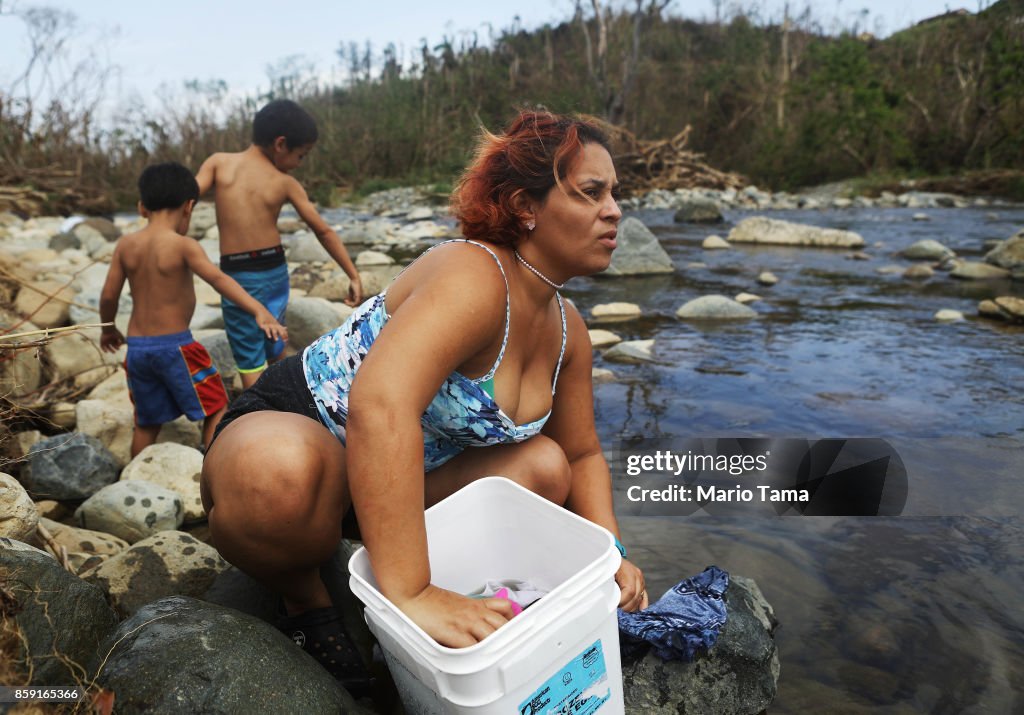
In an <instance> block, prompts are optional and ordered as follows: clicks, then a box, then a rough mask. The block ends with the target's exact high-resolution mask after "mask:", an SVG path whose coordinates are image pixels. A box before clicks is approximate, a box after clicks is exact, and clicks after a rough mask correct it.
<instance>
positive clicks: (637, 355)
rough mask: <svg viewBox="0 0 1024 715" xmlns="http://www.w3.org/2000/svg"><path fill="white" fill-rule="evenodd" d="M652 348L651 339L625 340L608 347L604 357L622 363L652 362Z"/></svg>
mask: <svg viewBox="0 0 1024 715" xmlns="http://www.w3.org/2000/svg"><path fill="white" fill-rule="evenodd" d="M653 350H654V341H653V340H627V341H625V342H621V343H618V344H616V345H613V346H612V347H610V348H609V349H608V350H607V351H606V352H605V353H604V359H605V360H609V361H611V362H624V363H643V362H653V361H654V354H653Z"/></svg>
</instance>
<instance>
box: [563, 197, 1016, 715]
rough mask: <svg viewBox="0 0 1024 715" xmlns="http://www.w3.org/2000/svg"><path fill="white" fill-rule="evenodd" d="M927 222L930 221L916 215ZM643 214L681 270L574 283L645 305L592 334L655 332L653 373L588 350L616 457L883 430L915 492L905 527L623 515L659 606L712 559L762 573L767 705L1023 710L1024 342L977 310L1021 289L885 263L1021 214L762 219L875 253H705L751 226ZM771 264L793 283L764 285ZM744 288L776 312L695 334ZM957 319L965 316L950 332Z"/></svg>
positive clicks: (759, 249) (1012, 210) (999, 227)
mask: <svg viewBox="0 0 1024 715" xmlns="http://www.w3.org/2000/svg"><path fill="white" fill-rule="evenodd" d="M922 212H923V213H926V214H928V215H929V217H930V219H931V220H929V221H915V220H913V218H912V217H913V215H914V214H915V213H922ZM634 215H636V216H637V217H638V218H640V219H641V220H643V221H644V223H646V224H647V225H648V226H649V227H650V228H651V229H652V230H653V231H654V232H655V233H656V234H657V235H658V237H659V239H660V240H661V242H662V244H663V245H664V246H665V248H666V250H667V251H668V252H669V254H670V256H671V257H672V260H673V262H674V264H675V266H676V268H677V271H676V273H675V274H674V275H669V276H657V277H646V278H616V279H601V278H595V279H575V280H573V281H572V283H571V284H570V286H569V288H568V289H567V290H566V295H567V296H569V297H571V298H572V299H573V300H574V301H575V302H576V304H577V305H578V307H579V308H580V309H581V312H582V313H583V314H584V315H585V316H586V315H588V314H589V309H590V308H591V307H592V306H593V305H595V304H596V303H606V302H612V301H629V302H634V303H638V304H639V305H640V306H641V307H642V309H643V311H644V317H643V318H642V319H640V320H636V321H631V322H626V323H618V324H614V325H608V326H604V325H602V326H600V327H607V328H609V329H612V330H614V331H615V332H617V333H618V334H619V335H620V336H621V337H623V338H624V339H627V340H631V339H651V338H653V339H654V340H655V348H654V355H655V357H656V359H657V362H655V363H649V364H642V365H625V364H620V363H609V362H606V361H605V360H604V359H603V358H602V357H600V356H597V357H595V366H598V367H606V368H610V369H612V370H613V371H614V372H615V374H616V378H617V379H616V381H615V382H612V383H608V384H601V385H598V386H596V388H595V400H596V411H597V422H598V430H599V432H600V435H601V438H602V441H603V442H604V443H605V444H606V445H608V444H613V443H615V442H617V441H620V440H624V439H626V440H628V439H635V438H637V437H664V438H721V437H775V438H778V437H789V438H792V437H798V438H804V439H814V438H822V437H836V438H850V437H877V438H883V439H885V440H887V441H888V442H889V443H890V444H891V445H892V446H893V448H894V449H895V450H896V451H897V452H898V453H899V455H900V457H901V459H902V461H903V463H904V465H905V467H906V470H907V480H908V494H907V503H906V507H905V508H904V510H903V512H902V515H900V516H888V517H805V516H782V517H778V516H772V515H765V514H764V513H763V512H757V513H755V512H753V511H752V512H751V514H749V515H736V516H730V517H721V516H710V515H708V514H706V513H698V514H695V515H692V516H678V517H646V518H645V517H623V518H622V519H621V521H622V524H621V525H622V531H623V541H624V542H625V543H626V544H627V546H628V548H629V550H630V555H631V557H632V558H633V560H634V561H635V562H636V563H638V564H639V565H640V566H641V567H642V568H643V569H644V570H645V573H646V576H647V580H648V584H649V590H650V592H651V593H652V594H654V595H655V597H656V596H657V595H658V594H660V593H662V592H664V590H665V589H667V588H668V587H670V586H671V585H672V584H674V583H675V582H676V581H678V580H679V579H680V578H682V577H684V576H687V575H691V574H694V573H696V572H698V571H700V570H702V569H703V568H704V567H705V566H706V565H708V564H712V563H714V564H717V565H718V566H720V567H722V568H725V569H726V570H728V571H730V572H733V573H736V574H740V575H744V576H749V577H753V578H754V579H755V580H756V581H757V583H758V584H759V585H760V587H761V589H762V591H763V592H764V595H765V597H766V598H767V600H768V601H769V602H770V603H771V604H772V606H773V607H774V609H775V614H776V617H777V618H778V620H779V621H780V624H781V625H780V627H779V628H778V630H777V631H776V643H777V645H778V647H779V654H780V659H781V665H782V669H781V675H780V678H779V692H778V697H777V699H776V701H775V703H774V704H773V705H772V707H771V708H770V710H769V712H771V713H806V712H830V713H869V712H870V713H911V712H934V713H961V712H972V713H973V712H978V713H981V712H992V713H1009V712H1024V696H1022V695H1021V693H1024V605H1022V603H1024V599H1022V597H1021V593H1022V592H1024V530H1022V527H1024V521H1022V517H1021V514H1022V513H1024V484H1022V483H1021V479H1022V478H1024V450H1022V447H1024V400H1022V399H1021V388H1022V386H1024V328H1021V327H1012V326H1007V325H1004V324H1000V323H998V322H993V321H989V320H984V319H980V318H978V317H977V304H978V302H979V301H980V300H982V299H984V298H990V297H995V296H999V295H1018V296H1022V295H1024V284H1022V283H1011V282H1009V281H976V282H963V281H957V280H955V279H952V278H950V277H949V276H948V274H946V273H943V272H936V274H935V277H933V278H931V279H929V280H927V281H923V282H922V281H909V280H906V279H903V278H902V277H901V276H900V275H899V273H895V274H886V273H880V272H878V270H877V269H878V268H880V267H883V266H891V265H899V266H902V267H906V266H908V265H910V264H911V262H910V261H907V260H905V259H902V258H900V257H899V255H898V254H899V252H900V250H902V249H903V248H905V247H907V246H909V245H910V244H911V243H913V242H915V241H917V240H920V239H923V238H934V239H937V240H939V241H941V242H942V243H944V244H945V245H947V246H949V247H950V248H952V249H954V250H955V251H956V252H957V253H958V254H959V255H960V256H963V257H966V258H968V259H970V260H981V256H982V255H983V253H984V249H983V244H984V242H985V241H986V240H989V239H1004V238H1007V237H1008V236H1010V235H1012V234H1013V233H1015V232H1016V231H1017V230H1019V229H1020V228H1021V227H1022V226H1024V208H1022V207H997V208H992V207H987V208H983V209H973V208H972V209H928V210H924V211H922V210H921V209H914V210H911V209H878V208H863V209H846V210H833V211H778V212H773V213H771V214H769V215H770V216H771V217H773V218H781V219H785V220H791V221H797V222H802V223H809V224H814V225H818V226H828V227H834V228H843V229H848V230H852V231H856V232H857V233H859V234H861V235H862V236H863V237H864V239H865V241H866V243H867V245H866V247H865V249H864V252H865V253H867V254H868V255H869V256H870V258H869V260H853V259H851V258H850V257H849V253H850V252H849V251H844V250H832V249H809V248H782V247H765V246H743V245H740V244H738V245H737V246H736V247H734V248H733V249H732V250H727V251H705V250H702V249H701V247H700V244H701V241H702V240H703V239H704V238H705V237H706V236H708V235H710V234H712V233H716V234H719V235H722V236H723V237H724V236H726V234H727V232H728V230H729V227H730V226H731V225H732V223H734V222H736V221H739V220H741V219H742V218H744V217H746V216H748V215H753V214H752V213H748V212H739V211H737V212H731V213H727V214H726V220H727V223H726V224H725V225H724V226H723V225H719V226H714V227H699V226H694V225H678V224H674V223H673V221H672V212H670V211H643V212H638V213H636V214H634ZM694 263H701V264H703V265H693V264H694ZM762 270H770V271H772V272H773V273H775V275H776V276H778V277H779V279H780V281H779V283H778V284H777V285H775V286H773V287H770V288H768V287H764V286H760V285H758V284H757V283H756V281H755V278H756V276H757V275H758V273H759V272H760V271H762ZM743 291H747V292H752V293H756V294H758V295H761V296H763V298H764V300H763V301H761V302H758V303H754V304H753V305H752V307H754V308H755V309H756V310H757V312H758V313H759V317H758V318H757V319H755V320H750V321H743V322H740V323H735V324H724V325H723V324H719V325H714V326H702V325H700V324H697V323H690V322H684V321H681V320H679V319H677V318H676V317H675V315H674V313H675V310H676V309H677V308H678V307H679V306H680V305H682V304H683V303H685V302H686V301H688V300H690V299H692V298H696V297H698V296H700V295H705V294H709V293H720V294H723V295H727V296H735V295H736V294H738V293H740V292H743ZM943 308H951V309H955V310H959V311H961V312H962V313H964V315H965V316H966V317H967V320H965V321H962V322H958V323H951V324H948V323H940V322H938V321H936V320H935V319H934V318H933V315H934V313H935V312H936V311H937V310H940V309H943ZM615 479H616V480H618V481H619V482H620V483H621V481H622V480H625V479H626V477H625V475H620V474H616V475H615ZM620 513H621V510H620Z"/></svg>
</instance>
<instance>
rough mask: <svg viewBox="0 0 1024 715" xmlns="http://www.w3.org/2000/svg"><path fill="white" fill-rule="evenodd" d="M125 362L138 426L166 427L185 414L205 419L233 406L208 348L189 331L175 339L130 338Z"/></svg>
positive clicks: (164, 337)
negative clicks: (229, 405)
mask: <svg viewBox="0 0 1024 715" xmlns="http://www.w3.org/2000/svg"><path fill="white" fill-rule="evenodd" d="M127 342H128V353H127V357H126V358H125V361H124V368H125V372H126V373H127V374H128V393H129V394H130V395H131V398H132V403H133V404H134V405H135V424H137V425H139V426H140V427H150V426H153V425H162V424H164V423H165V422H170V421H171V420H174V419H177V418H178V417H180V416H181V415H185V416H186V417H188V418H189V419H190V420H201V419H203V418H204V417H208V416H210V415H212V414H213V413H215V412H217V411H218V410H220V408H222V407H224V406H225V405H226V404H227V403H228V395H227V392H225V391H224V383H223V382H222V381H221V379H220V373H218V372H217V368H215V367H214V366H213V361H212V360H211V359H210V354H209V353H208V352H206V348H204V347H203V346H202V345H200V344H199V343H197V342H196V341H195V340H193V339H192V333H191V332H190V331H188V330H186V331H184V332H181V333H174V334H171V335H150V336H143V337H136V336H128V339H127Z"/></svg>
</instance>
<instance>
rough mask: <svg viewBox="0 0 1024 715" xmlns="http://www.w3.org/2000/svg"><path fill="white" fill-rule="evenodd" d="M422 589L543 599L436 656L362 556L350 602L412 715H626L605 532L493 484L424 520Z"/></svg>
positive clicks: (481, 484) (477, 486) (612, 552)
mask: <svg viewBox="0 0 1024 715" xmlns="http://www.w3.org/2000/svg"><path fill="white" fill-rule="evenodd" d="M426 524H427V543H428V545H429V554H430V570H431V582H432V583H433V584H434V585H435V586H439V587H441V588H445V589H448V590H451V591H455V592H457V593H470V592H472V591H473V590H475V589H477V588H479V587H480V586H481V585H483V583H484V582H485V581H488V580H504V579H523V580H528V581H530V582H531V583H533V584H534V585H536V586H537V587H539V588H540V589H543V590H547V591H548V592H549V593H548V594H547V595H546V596H544V597H543V598H542V599H540V600H539V601H537V602H536V603H534V604H533V605H531V606H530V607H529V608H528V609H526V610H525V611H524V612H523V613H522V614H520V615H518V616H516V617H515V618H513V619H512V620H511V621H509V622H508V623H507V624H505V625H504V626H502V627H501V628H499V629H498V630H497V631H496V632H495V633H493V634H491V635H490V636H488V637H487V638H485V639H484V640H483V641H481V642H480V643H477V644H476V645H473V646H470V647H468V648H446V647H444V646H441V645H438V644H437V642H436V641H434V639H432V638H431V637H430V636H428V635H427V634H426V633H424V632H423V630H422V629H421V628H420V627H419V626H417V625H416V624H414V623H413V622H412V621H411V620H409V618H408V617H406V616H405V614H403V613H402V612H401V611H399V610H398V608H396V607H395V606H394V605H393V604H392V603H391V602H390V601H388V600H387V599H386V598H384V596H383V595H382V594H381V593H380V592H379V591H378V590H377V582H376V580H375V579H374V576H373V570H372V569H371V568H370V561H369V556H368V554H367V553H366V549H359V550H358V551H356V553H355V554H353V556H352V558H351V559H350V560H349V573H350V574H351V579H350V585H351V587H352V592H353V593H354V594H355V595H356V596H357V597H359V599H360V600H361V601H362V602H363V603H365V604H366V610H365V611H364V615H365V618H366V622H367V624H368V625H369V627H370V630H371V631H373V634H374V635H375V636H376V637H377V640H378V641H379V642H380V645H381V648H382V649H383V651H384V657H385V659H386V661H387V663H388V667H389V668H390V670H391V675H392V677H393V678H394V680H395V684H396V685H397V686H398V690H399V693H400V694H401V697H402V704H403V705H404V706H405V709H406V711H407V712H408V713H409V714H410V715H421V714H427V713H429V714H430V715H435V714H436V715H440V714H442V713H473V714H474V715H478V714H481V713H488V714H489V713H502V714H509V715H511V714H512V713H516V714H518V715H541V714H542V713H544V714H545V715H546V714H547V713H563V712H565V713H574V714H578V715H590V713H593V712H597V711H600V713H601V715H613V714H617V713H623V712H624V709H625V708H624V702H623V695H622V665H621V662H620V659H619V630H618V621H617V619H616V615H615V609H616V606H617V605H618V602H619V588H618V586H617V585H616V583H615V579H614V575H615V571H616V570H617V569H618V567H619V563H620V558H621V557H620V556H619V552H618V551H617V550H616V548H615V542H614V539H613V538H612V535H611V534H610V533H609V532H608V531H607V530H606V529H603V528H601V527H600V526H597V525H595V524H593V523H591V522H589V521H587V520H585V519H582V518H580V517H579V516H576V515H575V514H572V513H571V512H568V511H566V510H565V509H562V508H561V507H558V506H555V505H554V504H552V503H551V502H549V501H547V500H546V499H543V498H542V497H539V496H537V495H536V494H533V493H532V492H530V491H529V490H527V489H524V488H523V487H520V486H519V485H518V484H515V483H514V482H512V481H510V480H508V479H505V478H503V477H487V478H485V479H480V480H477V481H475V482H473V483H472V484H470V485H469V486H467V487H465V488H464V489H462V490H460V491H458V492H456V493H455V494H453V495H452V496H450V497H448V498H447V499H445V500H444V501H442V502H440V503H438V504H435V505H434V506H433V507H431V508H430V509H427V511H426Z"/></svg>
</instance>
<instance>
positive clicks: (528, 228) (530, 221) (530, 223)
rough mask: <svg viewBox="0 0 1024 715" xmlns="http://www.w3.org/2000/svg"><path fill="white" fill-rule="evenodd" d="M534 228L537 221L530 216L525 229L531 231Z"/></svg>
mask: <svg viewBox="0 0 1024 715" xmlns="http://www.w3.org/2000/svg"><path fill="white" fill-rule="evenodd" d="M535 228H537V222H536V221H534V220H533V219H532V218H531V219H530V220H529V221H527V222H526V230H527V231H532V230H533V229H535Z"/></svg>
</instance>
